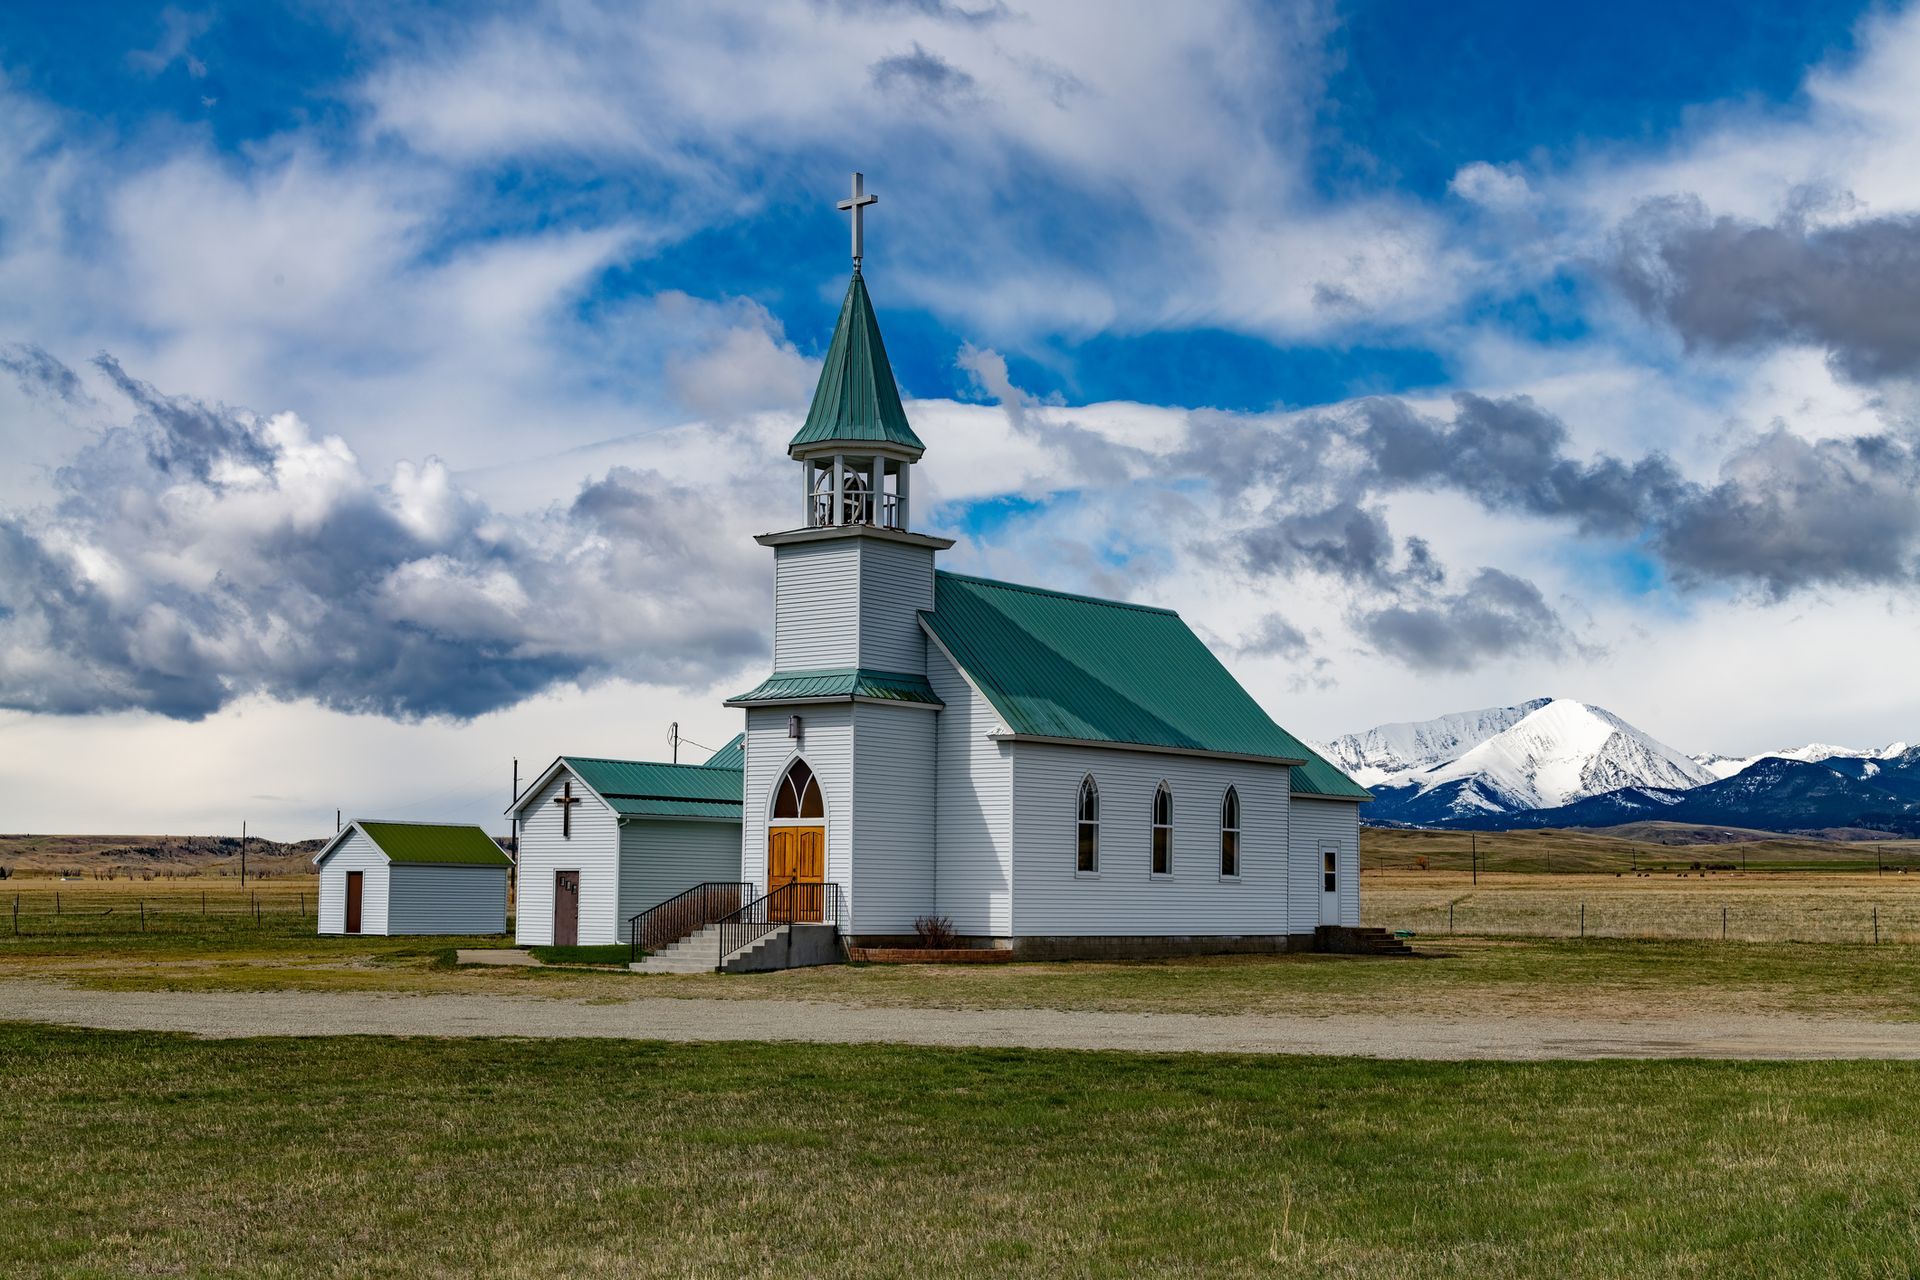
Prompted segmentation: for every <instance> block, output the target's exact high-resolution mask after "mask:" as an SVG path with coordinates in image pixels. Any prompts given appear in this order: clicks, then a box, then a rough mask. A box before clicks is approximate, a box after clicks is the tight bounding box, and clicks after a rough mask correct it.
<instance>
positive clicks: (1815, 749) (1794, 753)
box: [1693, 742, 1907, 779]
mask: <svg viewBox="0 0 1920 1280" xmlns="http://www.w3.org/2000/svg"><path fill="white" fill-rule="evenodd" d="M1906 751H1907V744H1906V743H1904V742H1894V743H1890V744H1888V745H1887V746H1884V747H1836V746H1834V745H1833V744H1832V743H1829V742H1809V743H1808V744H1807V745H1806V746H1804V747H1790V748H1788V749H1786V750H1783V751H1763V752H1761V753H1760V754H1759V755H1757V756H1719V755H1704V756H1695V757H1693V759H1694V761H1695V762H1696V763H1697V764H1699V765H1700V767H1701V768H1703V769H1705V770H1706V771H1707V772H1708V773H1711V774H1712V775H1713V776H1714V777H1715V778H1716V779H1717V778H1731V777H1732V776H1733V775H1734V774H1736V773H1745V772H1746V771H1747V770H1748V769H1750V768H1752V767H1753V766H1754V765H1756V764H1758V763H1760V761H1762V760H1801V761H1804V762H1806V763H1807V764H1819V763H1820V762H1821V761H1823V760H1871V761H1880V760H1894V759H1898V758H1899V757H1900V756H1902V755H1905V754H1906Z"/></svg>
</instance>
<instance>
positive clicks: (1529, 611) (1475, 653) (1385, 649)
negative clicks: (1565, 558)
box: [1352, 569, 1583, 672]
mask: <svg viewBox="0 0 1920 1280" xmlns="http://www.w3.org/2000/svg"><path fill="white" fill-rule="evenodd" d="M1352 622H1353V626H1354V629H1355V630H1356V631H1358V632H1359V633H1360V635H1361V636H1362V637H1363V638H1364V639H1365V640H1366V641H1367V642H1368V643H1370V644H1371V645H1373V647H1374V648H1376V649H1378V650H1379V651H1380V652H1381V653H1382V654H1384V655H1385V656H1387V657H1389V658H1392V659H1394V660H1395V661H1397V662H1401V663H1404V664H1405V665H1407V666H1409V667H1412V668H1413V669H1414V670H1416V671H1436V672H1438V671H1469V670H1472V669H1473V668H1475V667H1477V666H1480V665H1481V664H1482V663H1485V662H1489V661H1493V660H1497V659H1501V658H1515V657H1522V656H1527V655H1543V656H1548V657H1556V656H1559V655H1561V654H1565V653H1568V652H1575V651H1582V649H1583V646H1581V645H1580V644H1579V643H1578V642H1577V641H1575V639H1574V638H1573V635H1572V633H1571V632H1569V631H1568V629H1567V627H1566V625H1565V624H1564V623H1563V622H1562V621H1561V620H1560V615H1559V614H1557V613H1556V612H1555V611H1554V610H1553V608H1552V606H1550V605H1549V604H1548V603H1547V601H1546V599H1545V597H1544V596H1542V595H1541V594H1540V589H1539V588H1538V587H1536V586H1534V585H1533V584H1532V583H1531V582H1528V581H1526V580H1525V579H1523V578H1516V577H1514V576H1513V575H1512V574H1509V573H1502V572H1501V571H1500V570H1498V569H1481V570H1480V571H1479V572H1477V573H1476V574H1474V576H1473V577H1472V578H1471V579H1470V580H1469V581H1468V582H1467V584H1466V586H1465V587H1464V588H1463V589H1462V590H1460V591H1456V592H1428V593H1423V594H1420V595H1416V596H1415V597H1414V598H1412V599H1409V600H1406V601H1402V602H1398V603H1395V604H1391V605H1387V606H1385V607H1383V608H1374V609H1367V608H1361V609H1356V610H1355V611H1354V613H1353V616H1352Z"/></svg>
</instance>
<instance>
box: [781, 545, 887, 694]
mask: <svg viewBox="0 0 1920 1280" xmlns="http://www.w3.org/2000/svg"><path fill="white" fill-rule="evenodd" d="M863 541H865V540H864V539H861V538H835V539H832V540H830V541H826V542H793V543H788V544H786V545H785V546H780V547H775V548H774V552H773V668H774V670H776V671H808V670H814V669H817V668H821V667H853V666H858V665H859V658H860V643H859V621H858V619H859V611H858V608H857V605H858V604H859V590H860V544H861V542H863Z"/></svg>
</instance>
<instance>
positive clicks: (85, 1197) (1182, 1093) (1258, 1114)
mask: <svg viewBox="0 0 1920 1280" xmlns="http://www.w3.org/2000/svg"><path fill="white" fill-rule="evenodd" d="M0 1072H4V1076H5V1079H6V1080H7V1082H8V1086H7V1088H6V1089H5V1090H4V1091H0V1132H4V1133H5V1134H6V1136H7V1141H6V1142H5V1143H4V1144H0V1203H4V1205H5V1223H6V1226H5V1229H4V1230H0V1274H6V1275H9V1276H33V1275H74V1274H81V1275H105V1274H113V1275H121V1274H135V1273H137V1274H185V1275H205V1276H301V1277H306V1276H313V1275H370V1276H463V1277H464V1276H531V1275H577V1276H602V1275H605V1276H623V1277H624V1276H655V1275H658V1276H678V1275H690V1274H714V1275H781V1276H815V1275H825V1274H840V1275H848V1276H868V1275H991V1274H1000V1275H1035V1274H1048V1275H1052V1274H1064V1275H1141V1274H1167V1273H1180V1274H1191V1275H1200V1274H1207V1275H1215V1274H1223V1275H1248V1274H1260V1275H1302V1276H1307V1275H1311V1276H1327V1275H1332V1276H1343V1275H1352V1276H1368V1277H1383V1276H1401V1275H1422V1276H1463V1277H1465V1276H1471V1277H1489V1276H1492V1277H1499V1276H1541V1275H1555V1276H1625V1275H1633V1276H1667V1275H1673V1276H1692V1275H1782V1276H1785V1275H1793V1276H1801V1275H1814V1274H1821V1275H1887V1276H1893V1275H1908V1274H1911V1268H1912V1266H1913V1264H1914V1259H1916V1258H1920V1190H1917V1189H1916V1174H1920V1156H1916V1153H1915V1147H1914V1143H1913V1136H1912V1135H1913V1134H1914V1133H1915V1132H1916V1131H1917V1130H1920V1089H1916V1088H1915V1085H1916V1083H1920V1078H1917V1077H1916V1073H1915V1070H1914V1068H1912V1067H1910V1066H1901V1065H1891V1064H1876V1063H1829V1064H1717V1063H1622V1062H1608V1063H1560V1064H1533V1065H1507V1064H1474V1065H1467V1064H1431V1063H1387V1062H1356V1061H1346V1060H1338V1059H1299V1058H1250V1057H1199V1056H1174V1057H1152V1056H1136V1055H1124V1054H1078V1053H1043V1052H1013V1051H994V1052H989V1051H945V1050H927V1049H907V1048H887V1047H877V1046H872V1045H862V1046H857V1047H838V1046H814V1045H778V1046H775V1045H658V1044H649V1043H638V1044H635V1043H603V1042H592V1041H558V1042H544V1043H524V1042H511V1041H424V1040H418V1041H410V1040H393V1039H321V1040H293V1039H286V1040H257V1041H225V1042H204V1041H194V1040H189V1039H185V1038H181V1037H175V1036H165V1035H148V1034H125V1033H104V1032H82V1031H67V1030H52V1029H43V1028H27V1027H0Z"/></svg>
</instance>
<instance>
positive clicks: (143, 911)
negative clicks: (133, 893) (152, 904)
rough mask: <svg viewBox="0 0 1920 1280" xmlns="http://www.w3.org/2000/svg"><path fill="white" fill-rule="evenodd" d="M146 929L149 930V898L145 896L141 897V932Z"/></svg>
mask: <svg viewBox="0 0 1920 1280" xmlns="http://www.w3.org/2000/svg"><path fill="white" fill-rule="evenodd" d="M146 931H147V900H146V899H145V898H142V899H140V932H142V933H145V932H146Z"/></svg>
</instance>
